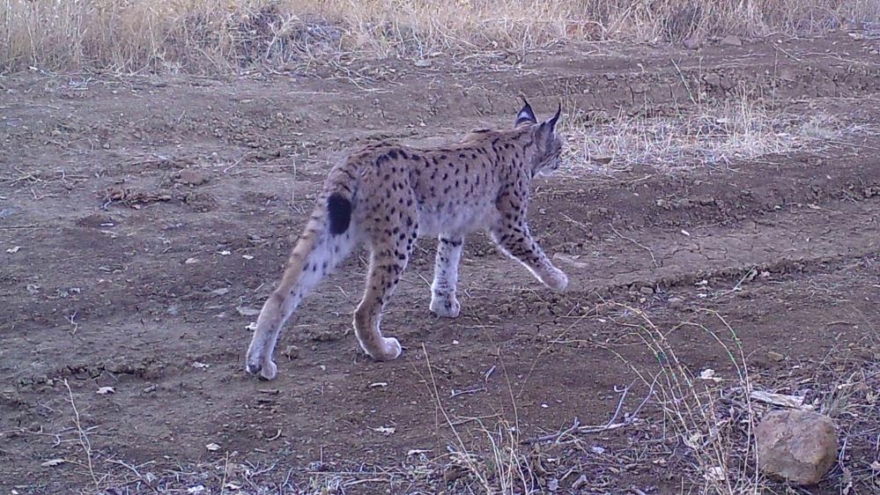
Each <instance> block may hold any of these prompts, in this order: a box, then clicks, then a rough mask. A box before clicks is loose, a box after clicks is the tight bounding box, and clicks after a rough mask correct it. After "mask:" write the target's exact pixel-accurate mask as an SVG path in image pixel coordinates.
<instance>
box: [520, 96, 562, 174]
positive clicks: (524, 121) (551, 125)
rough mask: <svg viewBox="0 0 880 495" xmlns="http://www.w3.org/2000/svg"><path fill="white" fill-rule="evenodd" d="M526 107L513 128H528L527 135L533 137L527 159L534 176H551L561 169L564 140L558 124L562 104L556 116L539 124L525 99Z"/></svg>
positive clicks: (521, 111) (528, 148)
mask: <svg viewBox="0 0 880 495" xmlns="http://www.w3.org/2000/svg"><path fill="white" fill-rule="evenodd" d="M523 103H524V106H523V107H522V110H520V111H519V113H518V114H517V115H516V120H515V121H514V124H513V126H514V127H515V128H520V127H523V128H527V129H528V130H527V134H526V135H528V136H529V137H531V141H530V144H529V145H527V150H526V158H527V161H528V162H529V165H531V167H532V176H535V175H539V174H540V175H549V174H551V173H553V171H555V170H556V169H558V168H559V162H560V156H561V155H562V138H561V137H560V136H559V135H557V134H556V122H558V121H559V115H560V113H562V104H559V107H558V108H557V110H556V115H554V116H553V117H551V118H550V120H546V121H544V122H540V123H539V122H538V119H537V118H536V117H535V112H533V111H532V106H531V105H529V102H528V101H526V99H525V98H523Z"/></svg>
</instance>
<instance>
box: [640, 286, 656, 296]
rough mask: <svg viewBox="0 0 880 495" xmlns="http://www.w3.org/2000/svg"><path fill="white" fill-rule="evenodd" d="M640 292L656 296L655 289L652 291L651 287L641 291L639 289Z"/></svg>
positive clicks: (643, 288)
mask: <svg viewBox="0 0 880 495" xmlns="http://www.w3.org/2000/svg"><path fill="white" fill-rule="evenodd" d="M639 292H641V293H642V294H644V295H646V296H651V295H653V294H654V289H652V288H651V287H642V288H641V289H639Z"/></svg>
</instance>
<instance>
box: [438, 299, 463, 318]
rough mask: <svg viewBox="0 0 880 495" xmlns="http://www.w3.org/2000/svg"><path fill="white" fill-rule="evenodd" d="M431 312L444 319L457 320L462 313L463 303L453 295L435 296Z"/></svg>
mask: <svg viewBox="0 0 880 495" xmlns="http://www.w3.org/2000/svg"><path fill="white" fill-rule="evenodd" d="M431 312H432V313H434V314H435V315H437V316H440V317H442V318H455V317H456V316H458V314H459V313H461V303H459V302H458V299H456V298H455V296H453V295H445V296H441V295H433V296H432V297H431Z"/></svg>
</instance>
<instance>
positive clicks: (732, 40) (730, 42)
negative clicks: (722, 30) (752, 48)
mask: <svg viewBox="0 0 880 495" xmlns="http://www.w3.org/2000/svg"><path fill="white" fill-rule="evenodd" d="M721 44H722V45H726V46H743V42H742V40H740V39H739V38H737V37H736V36H733V35H730V36H725V37H723V38H721Z"/></svg>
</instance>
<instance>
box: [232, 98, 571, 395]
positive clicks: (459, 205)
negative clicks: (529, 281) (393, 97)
mask: <svg viewBox="0 0 880 495" xmlns="http://www.w3.org/2000/svg"><path fill="white" fill-rule="evenodd" d="M560 111H561V108H560V109H559V110H557V112H556V115H554V116H553V117H552V118H551V119H549V120H547V121H544V122H538V120H537V119H536V118H535V114H534V112H533V111H532V108H531V106H530V105H529V104H528V102H527V101H525V100H524V106H523V108H522V109H521V110H520V111H519V113H518V114H517V116H516V119H515V120H514V126H513V128H510V129H501V130H493V129H480V130H477V131H473V132H471V133H470V134H468V135H466V136H465V137H464V139H463V140H462V141H461V142H459V143H456V144H452V145H449V146H445V147H437V148H425V149H418V148H413V147H408V146H402V145H399V144H391V143H380V144H375V145H372V146H367V147H365V148H362V149H360V150H358V151H356V152H353V153H351V154H350V155H349V156H348V157H347V158H346V159H345V160H344V161H342V162H341V163H339V164H337V165H336V166H335V167H333V169H332V170H331V171H330V173H329V175H328V177H327V180H326V181H325V184H324V189H323V194H321V195H320V197H319V200H318V206H317V207H316V209H315V211H314V212H313V213H312V216H311V218H310V220H309V221H308V223H307V225H306V227H305V231H304V232H303V233H302V235H301V236H300V238H299V240H298V242H297V243H296V246H295V247H294V248H293V252H292V253H291V255H290V259H289V260H288V262H287V267H286V269H285V271H284V276H283V277H282V279H281V283H280V284H278V287H277V288H276V289H275V291H274V292H273V293H272V295H271V296H269V298H268V300H267V301H266V302H265V304H264V305H263V308H262V311H260V316H259V317H258V319H257V328H256V330H255V331H254V335H253V339H252V340H251V344H250V347H249V348H248V351H247V363H246V369H247V371H248V372H249V373H259V374H260V376H262V377H263V378H266V379H269V380H271V379H273V378H275V376H276V373H277V367H276V365H275V363H274V362H273V360H272V354H273V352H274V349H275V344H276V342H277V340H278V335H279V333H280V331H281V327H282V326H283V325H284V323H285V322H286V321H287V320H288V319H289V318H290V317H291V315H293V313H294V312H295V311H296V308H297V307H298V306H299V304H300V303H301V302H302V300H303V298H304V297H305V296H306V294H307V293H308V292H309V291H310V290H311V289H312V288H314V287H315V285H316V284H317V283H318V282H319V281H320V280H321V278H322V277H324V276H325V275H327V274H328V273H330V272H331V271H332V270H333V269H334V267H335V266H336V265H337V264H338V263H340V262H341V261H342V260H343V259H344V258H345V257H346V256H347V255H348V254H349V253H350V252H351V250H352V248H354V247H355V246H356V245H358V244H360V243H365V244H366V245H367V246H368V247H369V250H370V266H369V273H368V275H367V279H366V287H365V289H364V294H363V298H362V300H361V302H360V304H359V305H358V307H357V309H356V310H355V312H354V322H353V324H354V329H355V335H356V336H357V339H358V342H359V343H360V346H361V348H362V349H363V350H364V351H365V352H366V353H367V354H368V355H370V356H371V357H372V358H374V359H376V360H380V361H388V360H392V359H395V358H397V357H398V356H399V355H400V353H401V347H400V343H399V342H398V341H397V339H395V338H393V337H385V336H383V335H382V332H381V330H380V329H379V322H380V320H381V316H382V310H383V308H384V307H385V305H386V304H387V303H388V300H389V299H390V298H391V295H392V293H393V292H394V289H395V288H396V287H397V284H398V281H399V280H400V276H401V274H402V273H403V271H404V270H405V269H406V265H407V262H408V261H409V259H410V256H411V255H412V251H413V246H414V244H415V241H416V238H418V237H424V236H436V237H437V238H438V240H439V242H438V246H437V253H436V259H435V263H434V281H433V283H432V285H431V305H430V309H431V311H432V312H434V313H435V314H437V315H438V316H443V317H449V318H454V317H456V316H458V314H459V312H460V311H461V305H460V304H459V301H458V299H457V298H456V294H455V292H456V286H457V284H458V265H459V260H460V259H461V251H462V246H463V244H464V237H465V235H466V234H468V233H471V232H474V231H477V230H487V231H488V232H489V234H490V236H491V238H492V240H493V241H494V242H495V243H496V244H497V245H498V246H499V248H500V249H501V250H502V251H503V252H504V253H505V254H507V255H508V256H510V257H511V258H513V259H516V260H518V261H519V262H520V263H522V264H523V265H524V266H525V267H526V268H527V269H528V270H529V271H530V272H531V273H532V274H533V275H534V276H535V277H536V278H537V279H538V280H540V281H541V282H542V283H544V284H545V285H547V286H548V287H550V288H552V289H555V290H564V289H565V287H566V286H567V285H568V277H567V276H566V275H565V273H563V272H562V271H561V270H559V269H558V268H556V267H555V266H553V264H552V263H551V262H550V259H549V258H548V257H547V255H546V254H544V251H543V250H542V249H541V247H540V246H539V245H538V243H537V242H535V239H534V238H533V237H532V235H531V233H530V232H529V226H528V223H527V221H526V210H527V208H528V203H529V190H530V189H529V188H530V185H531V182H532V179H533V178H534V177H535V176H536V175H538V174H539V173H541V174H544V173H549V172H552V171H553V170H555V169H557V168H558V167H559V160H560V153H561V151H562V140H561V139H560V137H559V136H558V135H557V134H556V132H555V127H556V123H557V121H558V120H559V114H560Z"/></svg>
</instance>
